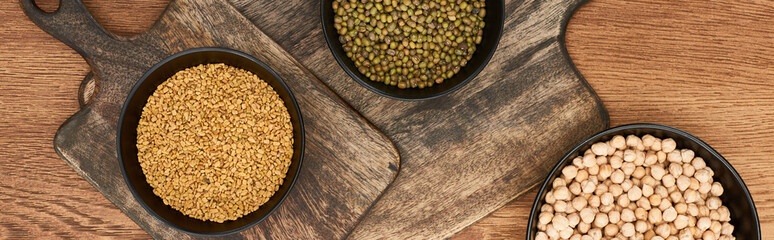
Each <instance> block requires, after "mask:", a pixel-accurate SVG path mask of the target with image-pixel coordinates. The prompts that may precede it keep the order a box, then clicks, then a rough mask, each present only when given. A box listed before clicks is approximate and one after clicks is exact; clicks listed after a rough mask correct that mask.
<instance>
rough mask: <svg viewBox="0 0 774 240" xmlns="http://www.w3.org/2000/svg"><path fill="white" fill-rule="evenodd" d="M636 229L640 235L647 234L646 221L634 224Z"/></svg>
mask: <svg viewBox="0 0 774 240" xmlns="http://www.w3.org/2000/svg"><path fill="white" fill-rule="evenodd" d="M634 229H635V230H636V231H637V232H638V233H645V232H646V231H648V224H647V223H645V221H642V220H640V221H637V222H635V223H634Z"/></svg>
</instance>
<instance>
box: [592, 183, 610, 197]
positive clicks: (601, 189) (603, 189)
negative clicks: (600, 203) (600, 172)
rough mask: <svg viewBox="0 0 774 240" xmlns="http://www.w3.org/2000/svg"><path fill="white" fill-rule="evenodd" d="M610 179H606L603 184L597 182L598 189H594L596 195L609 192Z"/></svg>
mask: <svg viewBox="0 0 774 240" xmlns="http://www.w3.org/2000/svg"><path fill="white" fill-rule="evenodd" d="M610 183H611V182H610V181H607V180H606V181H604V182H602V183H601V184H597V189H596V190H594V195H597V196H602V194H605V193H607V191H608V186H609V185H610Z"/></svg>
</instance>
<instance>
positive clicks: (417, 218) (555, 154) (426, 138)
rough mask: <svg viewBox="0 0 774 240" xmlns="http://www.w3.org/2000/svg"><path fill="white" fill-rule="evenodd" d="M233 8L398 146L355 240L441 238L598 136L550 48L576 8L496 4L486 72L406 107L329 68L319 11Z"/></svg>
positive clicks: (574, 78) (241, 3) (570, 74)
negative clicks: (389, 179) (386, 181)
mask: <svg viewBox="0 0 774 240" xmlns="http://www.w3.org/2000/svg"><path fill="white" fill-rule="evenodd" d="M233 2H234V5H235V6H236V7H237V8H238V9H239V10H240V11H241V12H243V13H244V14H245V15H246V16H247V17H248V18H250V19H251V20H252V21H253V23H255V24H256V25H257V26H258V27H259V28H260V29H263V30H264V32H266V34H267V35H269V36H271V37H272V38H273V39H275V40H276V41H277V42H278V43H279V44H280V45H281V46H283V47H284V48H285V49H288V51H289V52H290V53H291V54H292V55H293V56H294V57H296V59H299V60H300V61H301V62H302V63H303V64H304V65H305V66H307V67H308V68H309V69H310V70H311V71H312V72H314V73H315V75H317V76H318V77H320V79H321V80H323V81H324V82H325V83H327V84H328V85H329V86H331V88H333V89H334V90H335V91H336V92H337V93H338V94H339V95H341V96H342V97H343V98H344V99H346V100H347V102H349V103H350V104H352V105H353V107H354V108H355V109H357V110H358V111H360V112H361V113H362V114H363V115H364V116H365V117H366V118H368V119H369V120H371V121H372V122H373V123H374V124H375V125H376V126H377V127H379V128H380V129H381V130H383V131H384V132H385V134H387V135H388V136H390V138H391V139H392V140H393V141H394V142H395V143H396V145H397V146H398V149H399V151H400V153H401V164H402V165H401V172H400V173H399V174H398V178H397V179H396V180H395V182H394V183H393V184H392V185H391V186H390V188H388V189H387V191H386V192H385V194H384V195H383V196H382V197H381V198H380V199H379V201H378V202H377V203H376V204H375V205H374V206H373V208H372V209H371V210H370V211H369V212H368V214H367V215H366V216H365V217H364V218H363V220H362V221H361V222H360V224H358V226H357V228H356V229H355V230H354V231H353V232H352V233H351V235H350V238H353V239H373V238H394V239H406V238H430V239H434V238H447V237H450V236H452V235H453V234H454V233H456V232H458V231H460V230H462V229H463V228H464V227H466V226H468V225H470V224H472V223H474V222H475V221H477V220H479V219H481V218H483V217H485V216H487V215H489V214H490V213H491V212H493V211H494V210H496V209H498V208H500V207H502V206H503V205H505V204H506V203H507V202H509V201H511V200H512V199H513V198H515V197H516V196H518V195H520V194H522V193H523V192H525V191H527V190H528V189H529V188H530V187H532V186H533V185H534V184H536V183H537V182H538V181H540V180H542V179H543V177H544V176H545V174H547V173H548V171H549V170H550V168H551V167H553V165H554V164H555V163H556V162H557V161H558V160H559V158H560V157H561V155H563V154H564V153H565V152H566V151H568V150H569V149H570V148H571V147H572V146H573V145H575V143H577V142H579V141H580V140H582V139H584V138H586V137H588V136H591V134H593V133H595V132H597V131H600V130H602V129H604V128H605V127H606V126H607V113H606V112H605V111H604V109H603V108H602V106H601V103H600V102H599V101H598V99H597V98H596V95H595V94H594V93H593V91H592V90H591V89H590V88H589V87H588V86H587V85H586V83H585V82H584V81H583V80H582V79H581V78H580V77H579V75H577V74H576V72H575V71H574V69H573V67H572V66H571V64H570V62H569V60H568V58H566V55H565V53H564V52H563V50H562V46H561V44H560V42H559V37H558V36H559V35H560V34H561V33H562V24H563V22H564V20H566V18H568V17H569V14H570V13H571V11H572V10H573V9H574V8H575V7H576V6H577V5H578V4H579V3H580V2H581V1H579V0H578V1H542V0H535V1H516V0H514V1H505V6H506V9H505V12H506V13H507V14H506V15H507V18H506V19H505V26H504V33H503V36H502V39H501V41H500V45H499V47H498V50H497V52H496V53H495V54H494V56H493V58H492V60H491V61H490V63H489V64H488V65H487V67H486V68H485V69H484V71H483V72H481V74H479V75H478V77H477V78H476V79H474V80H473V81H472V82H471V83H470V84H468V85H467V86H465V87H463V88H462V89H460V90H458V91H456V92H454V93H452V94H449V95H446V96H444V97H440V98H437V99H433V100H427V101H415V102H406V101H398V100H393V99H388V98H385V97H381V96H378V95H377V94H375V93H373V92H369V91H367V90H365V89H364V88H362V87H360V86H359V85H358V84H357V83H356V82H355V81H354V80H352V79H351V78H350V77H349V76H348V75H346V74H345V73H344V71H343V70H342V69H341V68H339V67H331V66H332V64H334V62H335V60H334V58H333V55H332V54H331V52H330V50H328V47H327V45H326V44H325V40H324V38H323V34H322V32H321V31H322V28H321V26H320V25H321V24H320V15H319V13H320V3H319V2H316V1H306V0H296V1H248V0H234V1H233ZM287 26H294V29H293V31H288V30H287ZM334 65H335V64H334Z"/></svg>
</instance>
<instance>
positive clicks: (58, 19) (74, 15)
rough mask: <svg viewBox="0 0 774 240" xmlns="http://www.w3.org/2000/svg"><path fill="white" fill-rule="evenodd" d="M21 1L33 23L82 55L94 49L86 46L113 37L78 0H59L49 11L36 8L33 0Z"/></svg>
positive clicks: (107, 42)
mask: <svg viewBox="0 0 774 240" xmlns="http://www.w3.org/2000/svg"><path fill="white" fill-rule="evenodd" d="M21 5H22V9H23V10H24V13H25V14H27V16H28V17H29V18H30V19H31V20H32V21H33V22H34V23H35V24H36V25H38V26H39V27H40V28H41V29H43V30H44V31H46V32H47V33H48V34H51V36H54V37H55V38H57V39H59V40H60V41H62V42H64V43H65V44H67V46H70V47H71V48H73V49H75V51H77V52H78V53H80V54H81V55H82V56H84V57H86V56H88V55H90V54H92V53H93V52H92V49H95V48H87V47H86V46H99V45H102V46H104V45H106V44H110V43H112V42H114V41H117V40H116V38H115V37H114V36H113V35H112V34H110V33H109V32H107V31H106V30H105V29H104V28H102V25H100V24H99V23H97V20H95V19H94V17H93V16H92V15H91V13H89V10H87V9H86V6H84V5H83V2H81V0H60V2H59V8H58V9H57V10H56V11H54V12H52V13H47V12H45V11H43V10H42V9H40V7H38V5H37V4H35V0H21ZM87 60H88V58H87Z"/></svg>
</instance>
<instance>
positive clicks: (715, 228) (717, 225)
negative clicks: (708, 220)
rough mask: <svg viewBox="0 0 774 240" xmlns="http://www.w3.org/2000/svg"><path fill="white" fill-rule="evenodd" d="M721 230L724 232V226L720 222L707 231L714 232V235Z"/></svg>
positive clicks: (714, 223) (713, 224)
mask: <svg viewBox="0 0 774 240" xmlns="http://www.w3.org/2000/svg"><path fill="white" fill-rule="evenodd" d="M721 230H723V225H722V224H720V222H712V225H710V228H709V230H707V231H712V232H713V233H720V231H721Z"/></svg>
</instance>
